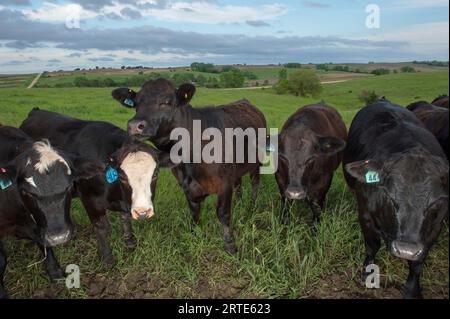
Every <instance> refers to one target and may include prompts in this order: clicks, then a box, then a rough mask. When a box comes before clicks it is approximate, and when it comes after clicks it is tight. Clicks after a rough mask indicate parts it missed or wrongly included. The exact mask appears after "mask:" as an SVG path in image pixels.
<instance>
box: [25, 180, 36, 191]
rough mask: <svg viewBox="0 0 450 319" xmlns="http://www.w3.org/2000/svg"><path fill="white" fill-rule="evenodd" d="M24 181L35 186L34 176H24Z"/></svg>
mask: <svg viewBox="0 0 450 319" xmlns="http://www.w3.org/2000/svg"><path fill="white" fill-rule="evenodd" d="M25 181H26V182H27V183H28V184H30V185H31V186H33V187H35V188H37V186H36V183H35V182H34V178H33V177H27V178H25Z"/></svg>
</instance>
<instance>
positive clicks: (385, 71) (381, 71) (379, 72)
mask: <svg viewBox="0 0 450 319" xmlns="http://www.w3.org/2000/svg"><path fill="white" fill-rule="evenodd" d="M370 73H372V74H374V75H386V74H389V73H391V71H390V70H389V69H383V68H379V69H375V70H373V71H372V72H370Z"/></svg>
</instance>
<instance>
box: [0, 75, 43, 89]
mask: <svg viewBox="0 0 450 319" xmlns="http://www.w3.org/2000/svg"><path fill="white" fill-rule="evenodd" d="M35 76H36V75H35V74H0V89H3V88H14V87H21V88H22V87H27V86H28V85H29V84H30V83H31V81H32V80H33V79H34V77H35Z"/></svg>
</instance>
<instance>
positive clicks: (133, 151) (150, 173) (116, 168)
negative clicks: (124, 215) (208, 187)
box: [105, 142, 173, 219]
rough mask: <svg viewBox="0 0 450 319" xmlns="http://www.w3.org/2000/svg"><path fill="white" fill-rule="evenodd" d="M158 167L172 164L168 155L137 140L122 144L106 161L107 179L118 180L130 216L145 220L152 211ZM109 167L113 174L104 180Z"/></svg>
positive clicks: (149, 216)
mask: <svg viewBox="0 0 450 319" xmlns="http://www.w3.org/2000/svg"><path fill="white" fill-rule="evenodd" d="M160 167H173V166H172V164H171V161H170V155H169V154H165V153H161V152H159V151H157V150H155V149H154V148H152V147H150V146H149V145H146V144H144V143H140V142H130V143H125V144H124V145H123V146H122V147H121V148H120V149H119V150H118V151H117V152H116V153H114V154H113V155H112V156H111V158H110V159H109V163H107V164H106V172H105V177H106V178H107V182H108V183H111V184H112V183H115V182H118V183H120V188H121V191H122V197H123V198H125V199H126V201H127V202H128V203H130V206H131V207H130V210H131V215H132V217H133V218H134V219H147V218H151V217H152V216H153V215H154V214H155V209H154V206H153V198H154V195H155V189H156V182H157V177H158V170H159V168H160ZM111 170H113V172H117V176H116V178H113V179H110V180H108V176H107V174H109V173H108V171H111ZM114 174H115V173H114Z"/></svg>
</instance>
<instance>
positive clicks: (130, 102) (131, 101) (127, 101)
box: [123, 97, 134, 107]
mask: <svg viewBox="0 0 450 319" xmlns="http://www.w3.org/2000/svg"><path fill="white" fill-rule="evenodd" d="M123 104H126V105H128V106H131V107H133V106H134V101H133V100H132V99H130V98H128V97H127V98H126V99H125V101H123Z"/></svg>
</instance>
